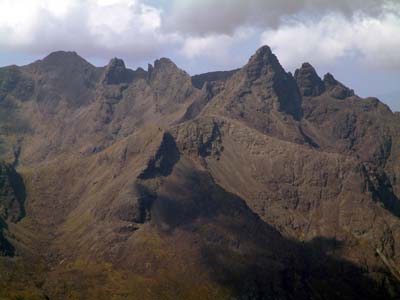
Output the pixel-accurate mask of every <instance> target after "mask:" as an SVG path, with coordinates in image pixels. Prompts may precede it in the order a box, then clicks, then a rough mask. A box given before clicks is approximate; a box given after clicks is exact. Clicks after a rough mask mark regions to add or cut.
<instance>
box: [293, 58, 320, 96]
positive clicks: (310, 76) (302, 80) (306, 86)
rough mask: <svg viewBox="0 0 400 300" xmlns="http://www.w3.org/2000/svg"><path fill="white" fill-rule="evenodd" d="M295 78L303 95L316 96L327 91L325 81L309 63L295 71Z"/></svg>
mask: <svg viewBox="0 0 400 300" xmlns="http://www.w3.org/2000/svg"><path fill="white" fill-rule="evenodd" d="M294 78H295V79H296V82H297V85H298V87H299V89H300V93H301V95H302V96H305V97H315V96H319V95H321V94H322V93H323V92H324V91H325V86H324V83H323V81H322V80H321V78H320V77H319V76H318V74H317V72H316V71H315V69H314V67H313V66H312V65H310V64H309V63H303V64H302V66H301V68H300V69H297V70H296V71H295V73H294Z"/></svg>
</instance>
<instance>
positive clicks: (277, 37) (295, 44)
mask: <svg viewBox="0 0 400 300" xmlns="http://www.w3.org/2000/svg"><path fill="white" fill-rule="evenodd" d="M398 37H400V5H397V6H395V5H391V6H387V7H385V8H384V11H383V12H382V13H381V14H380V15H378V16H376V17H373V16H369V15H366V14H363V13H357V14H354V16H353V17H351V18H350V19H348V18H345V17H344V16H343V15H342V14H338V13H336V14H329V15H326V16H324V17H322V18H321V19H316V20H312V19H311V20H310V19H304V18H301V19H297V20H296V21H289V22H288V23H287V24H285V25H282V26H280V27H279V28H277V29H268V30H266V31H264V32H263V34H262V36H261V43H262V44H268V45H270V46H271V47H272V48H273V50H274V51H275V52H276V54H277V55H278V57H279V59H280V61H281V62H282V64H283V65H284V66H286V67H289V68H293V67H295V66H298V65H299V64H300V63H301V62H304V61H311V62H312V63H316V64H319V65H321V64H325V65H329V64H334V63H335V61H336V60H337V59H338V58H343V57H353V58H354V59H355V60H357V61H358V62H360V63H363V64H368V65H370V66H378V67H380V68H382V67H385V68H397V69H399V68H400V52H399V51H398V50H397V49H400V38H398Z"/></svg>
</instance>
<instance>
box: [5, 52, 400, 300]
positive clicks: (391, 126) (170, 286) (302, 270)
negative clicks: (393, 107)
mask: <svg viewBox="0 0 400 300" xmlns="http://www.w3.org/2000/svg"><path fill="white" fill-rule="evenodd" d="M352 94H353V93H352V92H351V90H350V89H348V88H347V87H345V86H344V85H343V84H341V83H340V82H338V81H337V80H336V79H334V77H333V76H332V75H330V74H328V75H326V76H325V78H324V79H323V80H321V78H319V76H318V75H317V73H316V71H315V69H314V68H313V67H312V66H311V65H310V64H309V63H304V64H303V65H302V66H301V68H299V70H297V71H296V73H295V74H294V76H292V75H291V74H290V73H288V72H286V71H285V70H284V69H283V68H282V66H281V65H280V64H279V61H278V58H277V57H276V56H275V55H274V54H273V53H272V51H271V49H270V48H269V47H267V46H265V47H261V48H260V49H259V50H258V51H256V52H255V54H254V55H253V56H252V57H251V58H250V60H249V62H248V64H246V65H245V66H243V67H242V68H240V69H238V70H233V71H228V72H212V73H208V74H203V75H198V76H193V77H190V76H189V75H188V74H187V73H186V72H184V71H183V70H181V69H179V68H178V67H177V66H176V65H175V64H174V63H173V62H172V61H171V60H169V59H166V58H162V59H159V60H156V61H155V62H154V64H153V65H151V66H150V67H149V70H148V72H147V71H145V70H143V69H141V68H139V69H137V70H135V71H133V70H130V69H129V68H127V67H126V65H125V63H124V62H123V61H122V60H121V59H118V58H114V59H112V60H111V61H110V62H109V64H108V65H107V66H104V67H94V66H92V65H90V64H88V63H86V62H85V61H84V60H83V59H81V58H80V57H79V56H77V55H76V54H75V53H70V52H57V53H53V54H51V55H49V56H48V57H46V58H45V59H43V60H41V61H39V62H37V63H34V64H31V65H28V66H24V67H13V68H10V67H9V68H0V275H1V276H0V277H1V280H0V299H27V298H29V299H38V300H46V299H47V300H48V299H58V300H70V299H74V298H77V297H79V299H81V300H92V299H114V298H115V299H117V298H118V299H122V298H123V299H142V300H158V299H186V300H196V299H218V300H232V299H252V300H253V299H258V300H266V299H298V300H309V299H326V300H333V299H361V298H362V299H389V300H398V299H400V297H399V295H400V286H399V278H400V273H399V270H400V218H399V217H400V201H399V199H400V180H398V178H400V150H399V149H400V137H399V132H400V118H399V117H398V116H397V115H394V114H393V113H392V112H391V111H390V110H389V109H387V107H385V106H384V105H381V104H380V102H379V100H377V99H374V98H369V99H368V98H367V99H363V98H360V97H358V96H356V95H353V96H350V95H352ZM338 99H345V100H338ZM2 160H4V161H6V162H7V163H6V164H3V165H2V163H1V161H2ZM15 168H16V169H15ZM18 174H19V175H18ZM18 176H20V178H18ZM4 255H8V256H12V255H15V256H16V257H14V258H11V259H10V258H9V257H4ZM321 270H322V271H321ZM2 275H4V276H2Z"/></svg>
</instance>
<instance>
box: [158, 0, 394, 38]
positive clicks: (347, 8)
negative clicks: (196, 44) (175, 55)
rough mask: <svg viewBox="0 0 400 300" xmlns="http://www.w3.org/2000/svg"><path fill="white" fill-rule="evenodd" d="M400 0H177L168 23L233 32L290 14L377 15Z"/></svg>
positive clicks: (272, 23) (200, 31) (192, 30)
mask: <svg viewBox="0 0 400 300" xmlns="http://www.w3.org/2000/svg"><path fill="white" fill-rule="evenodd" d="M396 2H397V0H352V1H348V0H335V1H332V0H296V1H293V0H246V1H243V0H219V1H214V0H174V1H173V4H172V9H171V12H170V14H168V16H166V17H165V27H166V28H167V29H168V30H176V31H178V32H182V33H185V34H194V35H207V34H233V33H234V32H235V31H236V30H237V29H238V28H240V27H250V26H253V27H277V26H279V25H280V23H281V22H282V21H284V20H285V18H287V17H291V16H293V15H296V14H306V15H308V16H310V15H311V16H313V15H314V16H315V15H324V14H326V13H328V12H329V13H341V14H343V15H344V16H347V17H351V16H353V14H354V13H355V12H358V11H362V12H363V13H365V14H368V15H372V16H373V15H378V14H379V13H380V12H381V10H382V7H383V6H384V5H385V4H388V3H396Z"/></svg>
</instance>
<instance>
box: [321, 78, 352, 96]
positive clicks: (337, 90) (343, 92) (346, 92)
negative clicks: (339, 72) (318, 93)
mask: <svg viewBox="0 0 400 300" xmlns="http://www.w3.org/2000/svg"><path fill="white" fill-rule="evenodd" d="M323 83H324V86H325V90H326V91H327V92H328V93H329V95H330V96H331V97H333V98H336V99H341V100H342V99H346V98H348V97H351V96H354V90H352V89H349V88H348V87H347V86H345V85H344V84H342V83H341V82H339V81H337V80H336V79H335V77H333V75H332V74H331V73H327V74H325V75H324V79H323Z"/></svg>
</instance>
